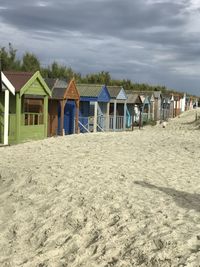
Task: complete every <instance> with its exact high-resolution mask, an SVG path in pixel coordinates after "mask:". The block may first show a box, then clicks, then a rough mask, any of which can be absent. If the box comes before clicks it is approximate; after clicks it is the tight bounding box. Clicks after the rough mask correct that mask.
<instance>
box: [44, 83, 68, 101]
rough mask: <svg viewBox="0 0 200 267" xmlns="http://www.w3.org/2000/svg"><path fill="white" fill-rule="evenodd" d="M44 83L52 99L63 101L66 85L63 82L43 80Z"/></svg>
mask: <svg viewBox="0 0 200 267" xmlns="http://www.w3.org/2000/svg"><path fill="white" fill-rule="evenodd" d="M45 82H46V83H47V85H48V86H49V88H50V90H51V92H52V98H54V99H63V97H64V94H65V91H66V89H67V87H68V83H67V81H65V80H61V79H55V78H45Z"/></svg>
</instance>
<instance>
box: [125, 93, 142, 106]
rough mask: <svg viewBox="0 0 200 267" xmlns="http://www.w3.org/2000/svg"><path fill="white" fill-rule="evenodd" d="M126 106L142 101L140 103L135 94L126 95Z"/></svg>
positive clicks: (138, 97)
mask: <svg viewBox="0 0 200 267" xmlns="http://www.w3.org/2000/svg"><path fill="white" fill-rule="evenodd" d="M127 97H128V99H127V104H141V103H142V101H141V98H140V96H139V95H138V94H135V93H132V94H131V93H129V94H128V93H127Z"/></svg>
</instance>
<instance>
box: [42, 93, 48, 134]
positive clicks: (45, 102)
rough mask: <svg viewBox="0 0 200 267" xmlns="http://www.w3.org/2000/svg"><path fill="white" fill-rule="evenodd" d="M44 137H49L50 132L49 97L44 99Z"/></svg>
mask: <svg viewBox="0 0 200 267" xmlns="http://www.w3.org/2000/svg"><path fill="white" fill-rule="evenodd" d="M43 112H44V137H47V132H48V96H45V97H44V111H43Z"/></svg>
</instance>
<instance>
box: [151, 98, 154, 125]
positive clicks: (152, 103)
mask: <svg viewBox="0 0 200 267" xmlns="http://www.w3.org/2000/svg"><path fill="white" fill-rule="evenodd" d="M154 104H155V102H154V101H152V102H151V105H152V120H153V121H154V108H155V106H154Z"/></svg>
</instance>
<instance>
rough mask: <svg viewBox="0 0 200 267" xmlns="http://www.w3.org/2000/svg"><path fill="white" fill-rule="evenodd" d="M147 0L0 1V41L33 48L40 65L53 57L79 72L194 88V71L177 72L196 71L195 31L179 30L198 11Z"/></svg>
mask: <svg viewBox="0 0 200 267" xmlns="http://www.w3.org/2000/svg"><path fill="white" fill-rule="evenodd" d="M151 2H152V3H151V4H148V1H146V0H140V1H139V0H138V1H136V0H126V1H122V0H67V1H66V0H57V1H55V0H48V1H47V0H40V1H39V0H38V1H36V0H31V1H30V0H27V1H24V0H17V1H16V0H9V1H8V0H1V2H0V21H1V25H0V35H1V36H2V38H1V41H2V43H3V45H4V44H5V42H6V41H7V43H8V42H10V41H12V42H13V45H14V46H16V47H17V48H18V50H19V52H20V53H21V54H22V53H23V51H27V50H28V51H31V52H34V53H35V54H37V55H38V56H39V58H40V59H41V60H42V62H43V64H50V63H51V62H52V61H53V60H58V61H59V62H61V63H63V64H66V65H70V66H71V67H72V68H73V69H75V70H76V71H79V72H81V73H83V74H86V73H89V72H96V71H101V70H105V71H109V72H110V73H111V74H112V75H113V77H115V78H128V79H132V80H133V81H139V82H149V83H155V84H159V83H160V84H164V85H166V86H169V87H171V88H177V89H180V90H186V89H187V87H188V85H189V84H190V83H193V84H192V86H194V88H196V90H197V88H198V83H199V84H200V80H199V79H198V78H197V75H196V76H195V75H191V74H188V75H186V74H184V75H183V74H181V72H178V70H179V69H180V68H181V67H182V66H183V67H185V68H186V70H185V73H186V72H187V67H188V68H189V66H192V64H194V66H195V68H196V67H199V69H200V64H199V63H198V61H199V59H200V49H199V48H198V44H199V41H200V37H199V36H200V34H199V32H195V31H193V32H192V29H191V30H190V31H188V32H187V31H186V30H185V29H186V26H187V23H188V21H189V17H190V15H191V14H193V13H191V12H196V13H197V12H199V11H198V9H196V10H193V11H191V10H190V7H191V3H192V2H191V1H188V0H183V1H181V0H179V1H173V0H168V1H162V2H161V1H160V3H158V2H157V1H154V0H152V1H151ZM9 33H10V35H9ZM13 33H14V34H13ZM0 46H1V43H0ZM198 64H199V65H198ZM191 73H192V72H191ZM192 86H190V88H192ZM199 94H200V93H199Z"/></svg>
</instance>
